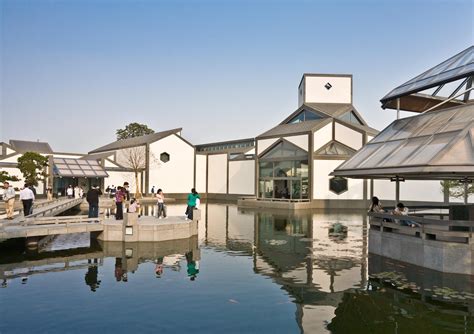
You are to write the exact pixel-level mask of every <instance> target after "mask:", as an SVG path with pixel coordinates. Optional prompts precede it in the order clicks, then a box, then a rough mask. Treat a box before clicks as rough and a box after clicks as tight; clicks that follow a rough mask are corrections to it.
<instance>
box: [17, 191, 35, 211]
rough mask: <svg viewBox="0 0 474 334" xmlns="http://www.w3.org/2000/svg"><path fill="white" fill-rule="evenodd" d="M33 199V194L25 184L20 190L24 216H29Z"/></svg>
mask: <svg viewBox="0 0 474 334" xmlns="http://www.w3.org/2000/svg"><path fill="white" fill-rule="evenodd" d="M34 199H35V194H34V193H33V191H31V189H30V188H28V185H27V184H25V187H24V188H23V189H21V190H20V200H21V201H22V203H23V214H24V215H25V217H26V216H28V215H30V214H31V213H32V212H31V207H32V206H33V201H34Z"/></svg>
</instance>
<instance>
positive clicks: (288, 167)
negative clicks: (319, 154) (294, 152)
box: [273, 161, 294, 177]
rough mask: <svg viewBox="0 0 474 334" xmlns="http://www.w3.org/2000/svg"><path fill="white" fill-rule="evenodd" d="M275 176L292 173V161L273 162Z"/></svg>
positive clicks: (284, 175) (290, 174) (287, 175)
mask: <svg viewBox="0 0 474 334" xmlns="http://www.w3.org/2000/svg"><path fill="white" fill-rule="evenodd" d="M273 175H274V176H275V177H289V176H293V175H294V170H293V161H281V162H275V164H274V174H273Z"/></svg>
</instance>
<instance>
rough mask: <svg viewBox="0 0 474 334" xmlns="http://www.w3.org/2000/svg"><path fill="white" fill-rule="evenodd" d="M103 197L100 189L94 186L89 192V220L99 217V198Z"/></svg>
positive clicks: (87, 197) (87, 196) (87, 198)
mask: <svg viewBox="0 0 474 334" xmlns="http://www.w3.org/2000/svg"><path fill="white" fill-rule="evenodd" d="M100 195H102V192H101V191H100V189H99V188H98V187H97V186H96V185H94V186H92V188H91V189H89V191H88V192H87V195H86V200H87V203H89V216H88V217H89V218H97V217H99V196H100Z"/></svg>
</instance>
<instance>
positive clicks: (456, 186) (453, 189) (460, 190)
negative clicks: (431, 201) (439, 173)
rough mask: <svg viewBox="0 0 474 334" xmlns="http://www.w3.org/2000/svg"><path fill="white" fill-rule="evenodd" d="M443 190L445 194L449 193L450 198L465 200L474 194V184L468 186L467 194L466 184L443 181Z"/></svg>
mask: <svg viewBox="0 0 474 334" xmlns="http://www.w3.org/2000/svg"><path fill="white" fill-rule="evenodd" d="M441 188H442V190H443V192H448V193H449V196H450V197H454V198H465V197H466V196H469V195H472V194H474V184H472V183H469V184H468V186H467V193H466V187H465V184H464V183H462V182H459V181H455V180H445V181H441Z"/></svg>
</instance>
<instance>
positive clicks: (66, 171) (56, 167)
mask: <svg viewBox="0 0 474 334" xmlns="http://www.w3.org/2000/svg"><path fill="white" fill-rule="evenodd" d="M53 174H54V175H55V176H62V177H107V176H109V175H108V174H107V172H106V171H105V170H104V168H103V167H102V166H101V165H100V164H99V162H98V161H97V160H86V159H69V158H67V159H63V158H53Z"/></svg>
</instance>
